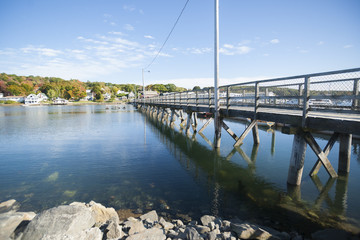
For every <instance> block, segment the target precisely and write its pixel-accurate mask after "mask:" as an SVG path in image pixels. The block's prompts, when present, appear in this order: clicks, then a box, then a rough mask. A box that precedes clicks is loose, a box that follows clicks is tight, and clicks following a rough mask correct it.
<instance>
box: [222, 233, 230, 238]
mask: <svg viewBox="0 0 360 240" xmlns="http://www.w3.org/2000/svg"><path fill="white" fill-rule="evenodd" d="M230 238H231V232H223V233H222V239H224V240H230Z"/></svg>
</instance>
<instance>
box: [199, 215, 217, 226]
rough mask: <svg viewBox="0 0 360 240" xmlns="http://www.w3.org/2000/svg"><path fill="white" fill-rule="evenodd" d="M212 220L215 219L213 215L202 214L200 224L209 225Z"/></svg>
mask: <svg viewBox="0 0 360 240" xmlns="http://www.w3.org/2000/svg"><path fill="white" fill-rule="evenodd" d="M214 220H215V217H213V216H209V215H204V216H202V217H201V218H200V221H201V224H202V225H204V226H206V227H210V226H209V224H210V223H211V222H213V221H214Z"/></svg>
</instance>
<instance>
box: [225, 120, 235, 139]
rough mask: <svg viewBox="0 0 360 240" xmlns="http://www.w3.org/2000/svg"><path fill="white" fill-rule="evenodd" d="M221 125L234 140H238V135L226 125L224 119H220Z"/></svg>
mask: <svg viewBox="0 0 360 240" xmlns="http://www.w3.org/2000/svg"><path fill="white" fill-rule="evenodd" d="M222 127H223V128H224V129H225V131H226V132H227V133H228V134H229V135H230V136H231V137H232V138H233V139H234V140H235V141H237V140H239V138H238V136H236V134H235V133H234V132H233V131H232V130H231V129H230V128H229V126H228V125H226V123H225V122H224V121H222Z"/></svg>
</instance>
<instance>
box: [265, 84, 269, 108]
mask: <svg viewBox="0 0 360 240" xmlns="http://www.w3.org/2000/svg"><path fill="white" fill-rule="evenodd" d="M268 96H269V88H265V97H268ZM269 103H270V100H269V99H267V98H265V104H269Z"/></svg>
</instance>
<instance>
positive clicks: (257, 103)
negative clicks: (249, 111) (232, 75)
mask: <svg viewBox="0 0 360 240" xmlns="http://www.w3.org/2000/svg"><path fill="white" fill-rule="evenodd" d="M258 109H259V83H258V82H256V83H255V108H254V119H257V112H258Z"/></svg>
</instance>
